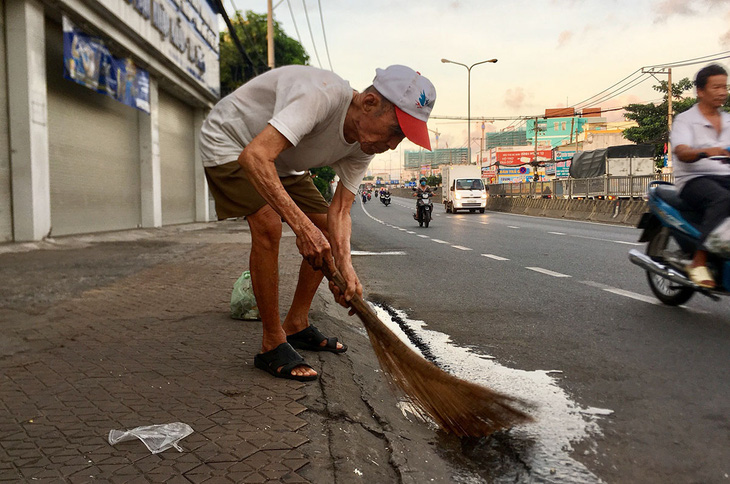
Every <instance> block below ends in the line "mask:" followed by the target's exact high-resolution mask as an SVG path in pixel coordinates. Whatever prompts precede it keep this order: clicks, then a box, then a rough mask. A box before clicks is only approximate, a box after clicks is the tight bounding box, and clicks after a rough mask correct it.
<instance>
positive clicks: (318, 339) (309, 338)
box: [286, 324, 347, 353]
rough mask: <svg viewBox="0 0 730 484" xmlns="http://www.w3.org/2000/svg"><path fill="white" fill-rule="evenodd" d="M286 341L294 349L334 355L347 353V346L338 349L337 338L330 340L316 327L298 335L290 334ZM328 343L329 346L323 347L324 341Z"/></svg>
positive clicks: (308, 328)
mask: <svg viewBox="0 0 730 484" xmlns="http://www.w3.org/2000/svg"><path fill="white" fill-rule="evenodd" d="M286 340H287V341H288V342H289V344H291V345H292V346H293V347H294V348H297V349H300V350H309V351H331V352H332V353H344V352H345V351H347V346H345V345H344V344H343V345H342V348H338V347H337V338H334V337H333V338H328V337H326V336H325V335H323V334H322V333H321V332H320V331H319V330H318V329H317V328H316V327H315V326H313V325H311V324H310V325H309V326H308V327H307V328H305V329H303V330H301V331H299V332H298V333H294V334H290V335H289V336H287V337H286ZM325 340H326V341H327V344H326V345H324V346H321V344H322V341H325Z"/></svg>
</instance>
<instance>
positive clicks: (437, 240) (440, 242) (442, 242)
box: [431, 239, 448, 244]
mask: <svg viewBox="0 0 730 484" xmlns="http://www.w3.org/2000/svg"><path fill="white" fill-rule="evenodd" d="M431 240H432V241H434V242H436V243H437V244H448V242H446V241H445V240H441V239H431Z"/></svg>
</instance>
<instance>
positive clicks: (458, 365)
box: [372, 305, 613, 483]
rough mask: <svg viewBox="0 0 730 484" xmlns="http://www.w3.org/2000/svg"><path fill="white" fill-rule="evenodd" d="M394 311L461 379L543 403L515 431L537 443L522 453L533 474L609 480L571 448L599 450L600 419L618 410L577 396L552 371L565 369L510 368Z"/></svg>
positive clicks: (548, 478) (388, 320)
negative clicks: (587, 405) (578, 400)
mask: <svg viewBox="0 0 730 484" xmlns="http://www.w3.org/2000/svg"><path fill="white" fill-rule="evenodd" d="M372 307H373V309H374V310H375V311H376V313H377V315H378V317H380V319H381V320H382V321H383V322H384V323H385V324H386V325H387V326H388V327H389V328H390V329H391V330H392V331H393V332H394V333H395V334H397V335H398V337H399V338H400V339H401V340H403V341H404V342H406V343H407V344H408V346H410V347H411V348H413V349H414V350H415V351H418V352H419V353H420V354H423V352H422V351H420V350H419V349H418V348H417V347H416V346H415V345H414V344H413V343H412V342H411V341H410V340H409V338H408V336H407V335H406V334H405V333H404V332H403V330H402V329H401V327H400V326H399V324H398V323H397V322H396V321H394V320H393V318H392V317H391V316H390V314H389V313H388V312H387V311H386V310H384V309H383V308H381V307H378V306H375V305H373V306H372ZM392 310H393V311H395V314H396V315H397V316H398V318H399V319H401V320H402V321H403V322H404V323H405V325H406V326H407V327H408V328H409V332H410V331H413V332H414V333H415V334H416V335H417V337H418V338H420V340H421V341H422V342H423V343H424V344H425V345H426V346H427V347H428V350H429V351H430V353H431V355H432V357H433V358H435V359H436V363H437V364H438V365H439V366H440V367H441V368H443V369H445V370H447V371H449V372H450V373H452V374H454V375H456V376H457V377H459V378H461V379H464V380H468V381H472V382H475V383H479V384H481V385H484V386H486V387H489V388H491V389H493V390H496V391H498V392H501V393H504V394H507V395H511V396H514V397H518V398H521V399H523V400H527V401H530V402H534V403H535V404H536V405H537V409H536V410H534V411H532V412H531V414H532V415H533V416H534V417H535V420H536V421H535V422H534V423H531V424H526V425H522V426H517V427H514V428H513V429H511V430H510V431H509V433H510V436H511V437H512V438H513V439H515V440H519V441H525V442H532V444H531V445H530V446H528V447H527V449H528V450H527V451H526V455H521V459H522V460H523V461H524V462H525V465H526V466H527V467H528V468H530V474H531V477H532V478H536V479H542V480H543V481H544V482H571V483H598V482H603V481H601V479H599V478H598V477H597V476H595V475H594V474H593V473H591V472H590V471H589V470H588V469H587V468H586V467H585V466H584V465H583V464H581V463H580V462H578V461H576V460H574V459H572V458H571V456H570V453H571V451H572V450H573V447H572V446H573V444H575V443H577V442H581V441H582V442H584V443H585V444H588V447H589V448H590V449H591V451H590V452H587V453H592V454H595V453H596V452H597V446H596V443H595V440H594V439H593V436H599V435H602V431H601V428H600V427H599V425H598V421H599V419H600V418H601V417H603V416H607V415H611V414H612V413H613V411H612V410H608V409H600V408H585V407H581V406H579V405H578V404H577V403H576V402H574V401H572V400H571V399H570V397H569V396H568V395H567V394H566V392H565V391H564V390H563V389H562V388H560V387H559V386H558V384H557V382H556V380H555V378H554V377H553V376H551V374H554V373H558V374H559V373H561V372H560V371H559V370H548V371H544V370H536V371H525V370H519V369H513V368H507V367H504V366H502V365H500V364H499V363H497V362H496V361H494V360H493V359H492V357H491V356H488V355H483V354H479V353H476V352H474V351H473V350H471V349H469V348H462V347H459V346H456V345H454V344H453V343H452V342H451V339H450V337H449V336H448V335H446V334H443V333H439V332H436V331H431V330H428V329H425V328H424V326H425V323H424V322H423V321H416V320H412V319H408V317H407V316H406V314H405V313H404V312H402V311H399V310H397V309H392ZM536 482H537V481H536ZM541 482H542V481H541Z"/></svg>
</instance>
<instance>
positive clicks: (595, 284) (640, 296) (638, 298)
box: [580, 281, 710, 314]
mask: <svg viewBox="0 0 730 484" xmlns="http://www.w3.org/2000/svg"><path fill="white" fill-rule="evenodd" d="M580 283H581V284H585V285H586V286H591V287H595V288H598V289H601V290H603V291H606V292H610V293H611V294H616V295H618V296H624V297H628V298H631V299H635V300H636V301H642V302H645V303H649V304H653V305H655V306H664V304H663V303H662V302H661V301H659V300H658V299H656V298H654V297H651V296H645V295H643V294H639V293H637V292H632V291H627V290H625V289H619V288H617V287H612V286H608V285H606V284H601V283H600V282H594V281H580ZM679 307H680V308H682V309H686V310H687V311H689V312H692V313H697V314H710V312H709V311H705V310H703V309H695V308H690V307H688V306H684V305H682V306H679Z"/></svg>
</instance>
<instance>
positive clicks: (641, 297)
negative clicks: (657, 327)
mask: <svg viewBox="0 0 730 484" xmlns="http://www.w3.org/2000/svg"><path fill="white" fill-rule="evenodd" d="M603 290H604V291H606V292H610V293H612V294H618V295H619V296H625V297H630V298H631V299H636V300H637V301H644V302H647V303H649V304H656V305H660V304H661V303H660V302H659V300H657V299H656V298H653V297H649V296H644V295H643V294H637V293H635V292H631V291H627V290H625V289H618V288H616V287H606V288H603Z"/></svg>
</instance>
